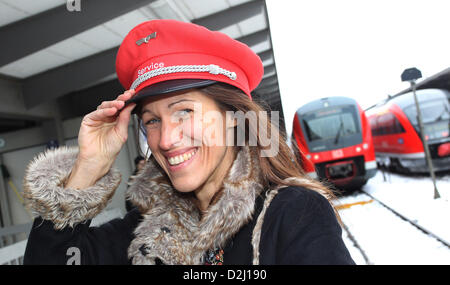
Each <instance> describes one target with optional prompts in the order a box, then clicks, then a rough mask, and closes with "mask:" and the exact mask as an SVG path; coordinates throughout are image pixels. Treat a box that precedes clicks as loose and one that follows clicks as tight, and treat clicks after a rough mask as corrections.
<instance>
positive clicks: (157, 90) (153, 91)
mask: <svg viewBox="0 0 450 285" xmlns="http://www.w3.org/2000/svg"><path fill="white" fill-rule="evenodd" d="M214 83H217V81H214V80H207V79H174V80H167V81H163V82H158V83H155V84H152V85H150V86H147V87H145V88H143V89H142V90H140V91H139V92H138V93H137V94H136V95H135V96H134V97H133V98H131V99H130V100H128V101H126V102H125V106H126V105H128V104H130V103H136V104H138V103H139V102H140V101H142V100H143V99H145V98H147V97H150V96H156V95H162V94H169V93H173V92H178V91H183V90H188V89H194V88H199V87H206V86H208V85H212V84H214ZM134 110H136V108H135V109H134ZM133 113H135V112H134V111H133Z"/></svg>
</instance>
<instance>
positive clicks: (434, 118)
mask: <svg viewBox="0 0 450 285" xmlns="http://www.w3.org/2000/svg"><path fill="white" fill-rule="evenodd" d="M420 111H421V113H422V120H423V123H424V124H426V123H433V122H438V121H448V120H449V119H450V112H449V106H448V103H447V102H446V100H444V99H442V100H432V101H428V102H420ZM404 112H405V114H406V116H407V117H408V119H409V121H410V122H411V123H412V124H413V125H417V112H416V105H410V106H408V107H406V108H405V109H404Z"/></svg>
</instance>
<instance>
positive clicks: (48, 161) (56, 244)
mask: <svg viewBox="0 0 450 285" xmlns="http://www.w3.org/2000/svg"><path fill="white" fill-rule="evenodd" d="M148 35H155V36H153V37H151V38H150V39H148V40H147V41H144V42H142V41H141V39H142V38H147V37H148ZM152 62H163V63H164V67H161V68H158V67H157V68H156V69H152V70H149V71H147V72H145V73H142V74H140V73H139V72H138V71H139V70H143V68H145V66H148V65H149V63H152ZM116 71H117V74H118V78H119V80H120V81H121V83H122V85H123V86H124V87H125V89H129V88H130V87H131V86H134V87H135V88H136V90H134V89H130V90H128V91H126V92H124V94H122V95H120V96H118V97H117V99H116V100H114V101H105V102H102V103H101V104H100V105H99V107H98V108H97V110H95V111H94V112H92V113H89V114H87V115H86V116H85V117H84V119H83V122H82V124H81V127H80V132H79V137H78V143H79V149H66V148H60V149H57V150H53V151H49V152H46V153H44V154H41V155H40V156H38V157H37V158H36V159H35V160H34V161H33V162H32V163H30V165H29V167H28V170H27V173H26V175H25V193H26V195H25V196H26V199H27V203H28V205H29V207H30V208H32V209H33V211H34V212H35V213H36V214H37V216H38V217H37V218H36V220H35V223H34V226H33V230H32V231H31V233H30V237H29V241H28V245H27V250H26V254H25V261H24V263H27V264H38V263H39V264H42V263H51V264H61V263H62V264H64V263H66V262H67V255H66V254H67V250H68V249H69V248H78V249H79V251H80V253H81V259H82V260H81V262H80V263H82V264H129V263H132V264H353V261H352V259H351V257H350V255H349V253H348V251H347V249H346V247H345V245H344V243H343V241H342V238H341V228H340V225H339V222H338V218H337V216H336V212H335V211H334V208H333V207H332V205H331V203H330V200H331V199H332V198H333V195H332V192H331V191H330V190H329V189H327V188H326V187H325V186H323V185H322V184H320V183H319V182H317V181H315V180H312V179H310V178H308V177H307V176H306V175H305V174H304V172H303V170H302V167H301V165H299V164H298V163H297V162H296V159H295V157H294V155H293V153H292V152H291V150H290V149H289V148H288V146H287V145H286V143H285V142H284V141H283V140H280V141H278V138H279V137H280V135H279V133H278V130H277V128H276V127H275V124H274V123H273V122H272V120H270V121H269V120H268V119H267V114H266V113H265V112H264V111H263V108H262V107H261V106H259V105H258V104H257V103H255V102H253V101H252V100H251V91H252V90H254V89H255V88H256V86H257V85H258V84H259V82H260V80H261V78H262V74H263V67H262V63H261V60H260V59H259V57H258V56H257V55H256V54H255V53H253V51H251V49H250V48H248V47H247V46H246V45H244V44H242V43H240V42H237V41H235V40H233V39H231V38H229V37H228V36H226V35H224V34H222V33H219V32H212V31H209V30H207V29H205V28H203V27H200V26H197V25H194V24H190V23H182V22H178V21H172V20H155V21H149V22H145V23H142V24H140V25H138V26H137V27H135V28H134V29H133V30H132V31H131V32H130V33H129V34H128V35H127V37H126V38H125V39H124V41H123V43H122V45H121V47H120V49H119V52H118V55H117V62H116ZM133 112H134V113H135V114H136V115H137V116H138V118H139V120H140V124H141V130H142V131H143V132H144V133H145V136H146V138H147V143H148V146H149V149H150V150H151V153H152V154H151V156H150V157H149V158H148V160H147V162H146V166H145V168H144V169H143V170H142V171H141V172H140V173H139V174H138V175H137V176H135V177H134V178H133V181H132V185H131V186H130V187H129V189H128V192H127V199H128V200H130V201H131V202H132V204H133V205H134V206H136V208H135V209H134V210H132V211H130V212H129V213H128V214H127V215H126V216H125V218H123V219H117V220H113V221H111V222H109V223H106V224H104V225H102V226H100V227H89V223H90V219H92V218H93V217H94V216H96V215H97V214H98V213H99V212H100V211H101V210H102V209H103V208H104V207H105V206H106V204H107V203H108V201H109V199H110V198H111V196H112V195H113V194H114V190H115V188H116V187H117V186H118V184H119V182H120V174H119V173H118V172H117V171H116V170H114V169H113V168H111V166H112V165H113V163H114V160H115V159H116V157H117V154H118V153H119V151H120V149H121V148H122V146H123V144H124V143H125V141H126V139H127V135H128V134H127V129H128V123H129V120H130V116H131V114H132V113H133ZM230 113H232V115H230ZM236 114H243V115H244V119H243V120H240V117H239V116H238V115H236ZM247 115H248V116H247ZM273 117H274V116H272V118H273ZM275 117H276V116H275ZM255 122H258V123H259V124H256V123H255ZM276 123H277V124H278V122H276ZM268 135H270V136H271V138H275V143H276V145H277V148H275V149H276V151H275V152H268V151H266V149H267V147H269V148H271V146H270V145H268V144H267V143H266V138H267V136H268ZM272 142H274V141H273V140H271V141H270V143H272ZM271 149H272V148H271Z"/></svg>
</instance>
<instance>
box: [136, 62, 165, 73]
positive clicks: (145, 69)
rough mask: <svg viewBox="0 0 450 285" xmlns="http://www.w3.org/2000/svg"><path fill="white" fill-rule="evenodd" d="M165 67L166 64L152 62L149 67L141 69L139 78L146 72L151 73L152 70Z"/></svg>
mask: <svg viewBox="0 0 450 285" xmlns="http://www.w3.org/2000/svg"><path fill="white" fill-rule="evenodd" d="M163 67H164V62H155V63H153V62H152V63H150V64H149V65H147V66H144V67H143V68H141V69H139V70H138V76H140V75H142V74H144V73H146V72H149V71H151V70H154V69H158V68H163Z"/></svg>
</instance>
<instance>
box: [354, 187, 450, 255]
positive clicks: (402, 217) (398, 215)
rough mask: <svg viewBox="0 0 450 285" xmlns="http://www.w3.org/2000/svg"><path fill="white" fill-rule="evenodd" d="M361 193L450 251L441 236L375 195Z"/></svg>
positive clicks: (449, 245)
mask: <svg viewBox="0 0 450 285" xmlns="http://www.w3.org/2000/svg"><path fill="white" fill-rule="evenodd" d="M359 192H360V193H362V194H364V195H367V196H369V197H370V198H371V199H372V200H374V201H376V202H378V203H380V204H381V205H382V206H383V207H385V208H386V209H388V210H389V211H391V212H392V213H394V214H395V215H396V216H397V217H399V218H401V219H402V220H404V221H405V222H408V223H410V224H411V225H413V226H414V227H416V228H417V229H419V230H420V231H422V232H423V233H424V234H426V235H428V236H431V237H433V238H435V239H436V240H438V241H439V242H441V243H442V244H443V245H445V246H446V247H448V248H449V249H450V243H448V242H447V241H446V240H444V239H442V238H440V237H439V236H437V235H435V234H434V233H432V232H431V231H430V230H428V229H426V228H424V227H422V226H420V225H419V224H417V223H416V222H415V221H412V220H410V219H408V218H407V217H405V216H404V215H402V214H400V213H399V212H397V211H396V210H394V209H393V208H391V207H389V206H388V205H386V204H385V203H383V202H381V201H380V200H378V199H377V198H375V197H374V196H373V195H371V194H369V193H367V192H365V191H364V190H359Z"/></svg>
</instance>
